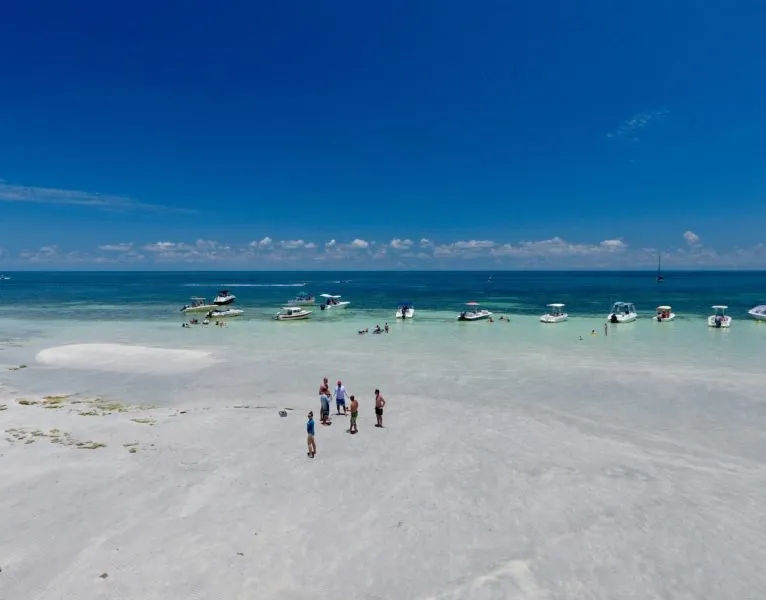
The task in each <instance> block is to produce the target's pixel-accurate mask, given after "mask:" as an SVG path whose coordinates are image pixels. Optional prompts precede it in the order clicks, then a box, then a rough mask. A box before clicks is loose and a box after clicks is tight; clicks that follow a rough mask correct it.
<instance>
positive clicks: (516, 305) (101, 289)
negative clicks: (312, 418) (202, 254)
mask: <svg viewBox="0 0 766 600" xmlns="http://www.w3.org/2000/svg"><path fill="white" fill-rule="evenodd" d="M5 275H7V276H9V277H10V279H9V280H0V316H9V317H10V316H13V317H19V316H22V317H23V316H28V317H33V318H51V319H67V318H69V319H71V318H75V319H93V320H100V319H131V318H152V319H154V318H163V317H165V318H179V315H180V313H179V312H178V308H179V307H181V306H182V305H183V304H185V303H186V302H187V301H188V299H189V297H191V296H204V297H207V298H208V299H211V298H212V297H214V296H215V294H216V293H217V292H218V290H220V289H224V288H225V289H229V290H230V291H231V292H232V293H234V294H235V295H236V296H237V306H239V307H240V308H243V309H247V308H248V307H250V308H252V309H253V310H251V311H247V310H246V317H249V318H267V316H268V314H270V313H271V312H273V311H274V310H276V309H277V308H278V307H279V306H281V305H282V304H284V303H285V302H286V301H287V300H288V299H290V298H292V297H294V296H295V294H297V293H298V292H301V291H305V292H308V293H311V294H315V295H316V294H320V293H323V292H325V293H332V294H341V295H342V296H343V298H344V299H347V300H350V301H351V303H352V304H351V306H350V307H349V308H350V310H354V311H363V310H380V309H387V310H389V309H392V308H394V307H395V306H396V305H397V303H399V302H401V301H412V302H414V303H415V306H416V309H417V310H418V311H419V312H421V314H422V311H440V312H441V311H451V312H457V311H458V310H459V309H460V307H461V305H462V304H463V303H464V302H467V301H472V300H475V301H478V302H481V303H482V305H484V306H486V307H487V308H489V309H490V310H493V309H494V310H496V311H498V312H506V313H510V314H527V315H533V314H541V313H542V312H545V311H544V309H545V305H546V303H549V302H564V303H566V305H567V311H568V312H569V314H570V315H573V316H577V315H582V316H597V315H606V314H607V312H608V311H609V308H610V306H611V303H612V302H614V301H616V300H623V301H628V302H634V303H635V304H636V308H637V309H638V311H639V313H646V314H650V313H651V312H653V311H654V308H655V307H656V306H657V305H659V304H671V305H672V306H673V309H674V310H675V312H677V313H678V314H679V315H688V316H702V315H708V314H710V306H711V305H712V304H727V305H728V306H729V307H730V309H729V312H730V314H731V315H732V316H734V317H735V318H739V317H743V316H745V312H746V311H747V310H748V309H749V308H751V307H753V306H755V305H757V304H764V303H766V272H765V271H739V272H736V271H719V272H710V271H707V272H701V271H671V272H667V273H666V274H665V281H664V282H662V283H658V282H657V281H656V278H655V273H654V272H637V271H630V272H605V271H592V272H584V271H566V272H552V271H537V272H534V271H492V272H490V271H439V272H434V271H423V272H413V271H393V272H392V271H364V272H351V271H339V272H330V271H323V272H317V271H306V272H300V271H280V272H275V271H268V272H264V271H218V272H216V271H179V272H61V271H57V272H7V273H5Z"/></svg>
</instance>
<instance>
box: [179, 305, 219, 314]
mask: <svg viewBox="0 0 766 600" xmlns="http://www.w3.org/2000/svg"><path fill="white" fill-rule="evenodd" d="M216 308H218V305H217V304H200V305H199V306H186V307H184V308H182V309H181V312H185V313H193V312H209V311H211V310H215V309H216Z"/></svg>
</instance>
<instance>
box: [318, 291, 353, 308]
mask: <svg viewBox="0 0 766 600" xmlns="http://www.w3.org/2000/svg"><path fill="white" fill-rule="evenodd" d="M319 295H320V296H321V297H322V298H324V299H325V301H324V303H323V304H322V305H321V306H320V307H319V308H320V309H321V310H330V309H334V308H346V307H347V306H348V305H349V304H351V302H349V301H347V300H343V301H341V299H340V298H341V297H340V296H334V295H332V294H319Z"/></svg>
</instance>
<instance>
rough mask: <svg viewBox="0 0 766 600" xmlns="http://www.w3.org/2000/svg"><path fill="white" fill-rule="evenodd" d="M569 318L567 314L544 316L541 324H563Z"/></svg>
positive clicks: (541, 318)
mask: <svg viewBox="0 0 766 600" xmlns="http://www.w3.org/2000/svg"><path fill="white" fill-rule="evenodd" d="M568 318H569V315H567V314H566V313H565V314H563V315H543V316H542V317H540V322H541V323H563V322H564V321H566V320H567V319H568Z"/></svg>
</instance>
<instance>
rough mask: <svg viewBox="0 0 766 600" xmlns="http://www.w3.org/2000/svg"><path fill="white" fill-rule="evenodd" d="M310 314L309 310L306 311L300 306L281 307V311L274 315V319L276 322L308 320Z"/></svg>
mask: <svg viewBox="0 0 766 600" xmlns="http://www.w3.org/2000/svg"><path fill="white" fill-rule="evenodd" d="M310 314H311V311H310V310H306V309H305V308H302V307H300V306H283V307H282V309H281V310H280V311H279V312H278V313H277V314H275V315H274V318H275V319H276V320H277V321H297V320H299V319H308V318H309V315H310Z"/></svg>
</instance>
